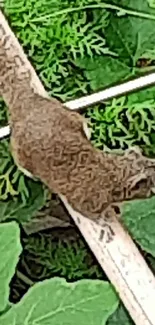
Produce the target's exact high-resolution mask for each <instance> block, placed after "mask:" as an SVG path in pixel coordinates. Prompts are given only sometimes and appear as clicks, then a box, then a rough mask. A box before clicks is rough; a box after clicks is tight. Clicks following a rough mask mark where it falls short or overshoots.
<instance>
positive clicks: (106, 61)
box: [76, 55, 132, 90]
mask: <svg viewBox="0 0 155 325" xmlns="http://www.w3.org/2000/svg"><path fill="white" fill-rule="evenodd" d="M76 64H77V66H79V67H80V68H83V69H84V74H85V76H86V77H87V79H88V80H89V85H90V87H91V88H92V89H93V90H99V89H100V88H103V87H106V86H109V85H111V84H112V83H116V82H120V81H121V80H123V79H126V78H128V77H129V76H130V75H131V72H132V71H131V68H130V67H129V66H128V65H126V64H125V62H122V61H120V60H119V59H118V58H112V57H110V56H104V55H102V56H96V57H95V56H94V57H93V58H89V57H87V56H86V57H85V58H84V59H78V60H77V61H76Z"/></svg>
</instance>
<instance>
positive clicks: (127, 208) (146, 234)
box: [122, 197, 155, 257]
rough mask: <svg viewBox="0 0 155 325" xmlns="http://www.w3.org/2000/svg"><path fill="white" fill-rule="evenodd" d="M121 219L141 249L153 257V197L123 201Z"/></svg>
mask: <svg viewBox="0 0 155 325" xmlns="http://www.w3.org/2000/svg"><path fill="white" fill-rule="evenodd" d="M122 221H123V222H124V224H125V226H126V227H127V229H128V230H129V232H130V234H131V235H132V238H133V239H135V240H136V241H137V243H138V244H139V245H140V246H141V247H142V249H143V250H145V251H146V252H148V253H150V254H152V256H154V257H155V197H152V198H149V199H145V200H133V201H130V202H125V203H124V204H123V207H122Z"/></svg>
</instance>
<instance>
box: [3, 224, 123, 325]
mask: <svg viewBox="0 0 155 325" xmlns="http://www.w3.org/2000/svg"><path fill="white" fill-rule="evenodd" d="M19 235H20V234H19V228H18V226H17V224H16V223H15V222H12V223H9V224H2V225H0V257H1V258H2V260H1V266H0V274H1V278H0V281H1V283H0V287H1V291H0V311H1V312H3V313H2V314H1V315H0V323H1V324H3V325H7V324H9V325H11V324H12V325H13V324H14V325H15V324H23V323H24V322H25V320H27V322H28V323H29V324H34V323H36V324H37V323H39V324H42V325H46V324H49V323H50V324H51V325H52V324H53V325H56V324H57V325H58V324H60V323H62V320H63V324H64V325H65V324H66V325H69V324H73V323H74V324H78V323H79V321H80V324H83V325H84V324H86V325H87V324H89V323H90V322H91V324H94V325H96V324H98V325H100V324H101V323H102V324H103V325H104V324H105V323H106V321H107V319H108V317H109V316H110V315H111V314H112V313H113V312H114V311H115V310H116V308H117V306H118V298H117V296H116V294H115V292H114V290H113V288H112V286H111V285H110V284H109V283H108V282H104V281H100V280H94V281H93V280H81V281H78V282H75V283H71V284H69V283H67V282H66V281H65V280H64V279H61V278H57V277H56V278H53V279H50V280H45V281H43V282H40V283H37V284H35V285H34V286H33V287H31V288H30V289H29V290H28V292H27V293H26V294H25V296H24V297H23V298H22V300H21V301H20V302H19V303H17V304H14V305H11V304H10V302H9V299H8V298H9V282H10V280H11V278H12V276H13V273H14V271H15V266H16V264H17V262H18V257H19V254H20V253H21V245H20V240H19V238H20V237H19ZM8 305H9V308H8V310H6V307H7V306H8Z"/></svg>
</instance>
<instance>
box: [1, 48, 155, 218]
mask: <svg viewBox="0 0 155 325" xmlns="http://www.w3.org/2000/svg"><path fill="white" fill-rule="evenodd" d="M18 71H19V69H18V67H17V58H16V57H10V55H8V51H7V50H6V48H5V44H4V42H0V93H1V94H2V95H3V97H4V99H5V101H6V103H7V104H8V106H9V112H10V125H11V130H12V131H11V149H12V154H13V156H14V159H15V162H16V164H17V165H18V166H20V167H22V168H24V169H26V170H28V171H29V172H30V173H31V174H32V175H33V176H35V177H37V178H39V179H41V180H42V182H44V183H45V184H46V185H47V186H48V187H49V189H51V190H52V191H54V192H55V193H58V194H60V195H63V196H65V197H66V199H67V201H68V203H69V204H70V205H71V206H72V207H73V208H74V209H75V210H76V211H78V212H80V213H82V214H83V215H84V216H86V217H89V218H91V219H93V220H97V219H98V218H100V216H101V213H102V212H103V211H104V210H105V209H106V208H108V207H109V206H110V205H111V204H112V203H115V202H116V203H117V202H122V201H124V200H129V199H132V198H143V197H149V196H150V195H151V191H152V188H153V187H154V184H155V162H154V161H153V160H149V159H147V158H144V157H143V156H142V155H141V153H140V152H138V153H137V152H136V151H129V152H127V153H126V154H124V155H123V156H116V155H112V154H106V153H102V152H100V151H99V150H97V149H95V148H94V147H93V146H92V144H91V143H90V142H89V140H88V139H87V138H86V135H85V133H84V130H83V118H82V117H81V116H80V115H79V114H78V113H76V112H72V111H69V110H68V109H67V108H65V107H64V106H63V105H62V104H61V103H60V102H59V101H57V100H55V99H54V98H51V99H48V98H44V97H41V96H40V95H39V94H35V93H34V91H33V90H32V89H31V87H30V81H31V80H30V75H29V74H23V75H22V74H21V73H19V72H18Z"/></svg>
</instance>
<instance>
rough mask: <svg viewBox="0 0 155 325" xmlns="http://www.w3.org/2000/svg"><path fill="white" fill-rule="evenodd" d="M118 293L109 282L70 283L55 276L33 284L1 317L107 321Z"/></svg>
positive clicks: (53, 324)
mask: <svg viewBox="0 0 155 325" xmlns="http://www.w3.org/2000/svg"><path fill="white" fill-rule="evenodd" d="M117 305H118V301H117V297H116V295H115V293H114V291H113V289H112V287H111V286H110V284H108V283H104V282H103V281H99V280H96V281H90V280H81V281H78V282H76V283H72V284H69V283H67V282H66V281H65V280H64V279H60V278H53V279H51V280H45V281H43V282H40V283H38V284H36V285H34V286H33V287H32V288H31V289H29V291H28V293H27V294H26V295H25V296H24V297H23V299H22V300H21V302H19V303H17V304H16V305H14V306H12V308H10V310H9V311H8V312H7V313H6V314H5V315H4V316H2V317H1V324H3V325H8V324H9V325H17V324H23V323H24V322H25V320H27V322H28V324H30V325H32V324H34V323H36V324H41V325H47V324H50V325H59V324H61V323H63V324H64V325H71V324H75V325H76V324H79V322H80V324H81V325H88V324H92V325H93V324H94V325H100V324H101V323H102V324H103V325H104V324H106V321H107V319H108V317H109V316H110V315H111V314H112V313H113V312H114V311H115V310H116V308H117Z"/></svg>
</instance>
